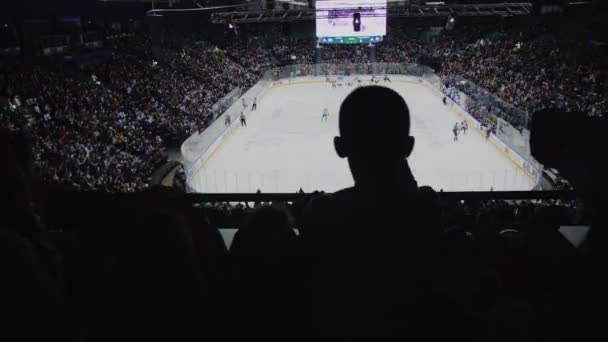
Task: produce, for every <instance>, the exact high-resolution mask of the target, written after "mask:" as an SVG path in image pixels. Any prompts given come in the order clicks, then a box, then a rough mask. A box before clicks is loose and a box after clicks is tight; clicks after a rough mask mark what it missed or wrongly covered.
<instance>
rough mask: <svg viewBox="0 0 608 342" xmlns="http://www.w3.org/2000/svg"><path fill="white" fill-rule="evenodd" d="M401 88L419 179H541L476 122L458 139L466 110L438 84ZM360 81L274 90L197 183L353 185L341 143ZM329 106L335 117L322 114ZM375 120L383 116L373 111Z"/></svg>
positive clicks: (473, 182) (509, 183)
mask: <svg viewBox="0 0 608 342" xmlns="http://www.w3.org/2000/svg"><path fill="white" fill-rule="evenodd" d="M382 85H384V86H388V87H391V88H393V89H394V90H396V91H397V92H399V93H400V94H401V95H402V96H403V97H404V98H405V101H406V102H407V104H408V106H409V108H410V113H411V116H412V131H411V134H412V135H413V136H414V137H415V139H416V145H415V147H414V151H413V153H412V155H411V157H410V159H409V160H410V166H411V167H412V170H413V173H414V176H415V177H416V179H417V180H418V184H419V185H430V186H432V187H433V188H434V189H436V190H440V189H443V190H445V191H487V190H490V188H493V189H494V190H497V191H498V190H530V189H532V188H533V187H534V181H533V180H532V179H531V178H529V177H528V176H527V175H526V174H524V173H523V172H522V171H521V170H520V169H519V168H518V167H517V166H516V165H515V164H514V163H513V162H512V161H510V160H509V159H508V158H507V157H506V156H504V155H503V154H502V153H501V152H500V151H499V150H498V149H497V148H496V147H495V146H494V145H492V144H491V143H490V142H488V141H486V140H485V139H484V137H483V136H482V134H481V133H480V132H479V131H477V130H475V129H474V128H470V129H469V131H468V132H467V134H466V135H461V136H460V137H459V141H457V142H454V141H453V133H452V127H453V126H454V124H455V123H456V121H462V120H463V117H462V116H461V114H459V113H458V111H457V110H455V109H452V108H450V107H448V106H444V105H443V103H442V101H441V97H440V96H439V95H438V94H437V93H435V92H434V91H432V90H431V89H429V88H427V87H425V86H423V85H419V84H414V83H404V82H393V83H382ZM352 90H353V88H352V87H342V88H338V89H332V88H331V86H330V85H329V84H325V83H323V84H319V83H312V84H298V85H290V86H283V87H277V88H274V89H272V90H269V91H268V92H267V93H266V94H265V95H264V96H263V98H261V99H258V108H257V111H254V112H248V113H246V116H247V127H239V128H238V129H237V130H236V131H235V132H234V134H232V135H231V136H230V137H229V138H228V139H227V140H226V141H225V142H224V143H223V144H221V145H220V146H219V147H218V149H217V150H216V151H215V153H213V154H212V156H211V158H210V159H209V160H208V161H207V162H206V163H205V164H204V166H203V167H202V168H201V169H200V170H199V171H198V172H197V173H195V174H194V175H193V179H191V184H192V185H193V186H194V188H195V189H196V190H197V191H200V192H208V193H215V192H226V193H233V192H254V191H256V190H257V189H260V190H262V191H263V192H295V191H298V189H300V188H303V189H304V191H306V192H309V191H313V190H324V191H327V192H333V191H336V190H339V189H342V188H345V187H348V186H352V185H353V179H352V177H351V175H350V171H349V169H348V164H347V162H346V160H345V159H340V158H339V157H338V156H337V155H336V153H335V151H334V148H333V142H332V140H333V137H334V136H336V135H337V134H338V112H339V107H340V103H341V102H342V100H343V99H344V98H345V97H346V95H348V93H349V92H351V91H352ZM325 107H327V108H328V109H329V113H330V115H329V119H328V120H327V122H322V121H321V115H322V113H323V109H324V108H325ZM369 119H370V120H375V118H374V113H370V118H369Z"/></svg>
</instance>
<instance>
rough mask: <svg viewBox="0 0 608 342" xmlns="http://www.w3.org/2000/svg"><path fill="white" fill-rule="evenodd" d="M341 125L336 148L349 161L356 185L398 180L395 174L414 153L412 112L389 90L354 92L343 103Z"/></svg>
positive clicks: (361, 89) (400, 98) (366, 88)
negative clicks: (372, 181)
mask: <svg viewBox="0 0 608 342" xmlns="http://www.w3.org/2000/svg"><path fill="white" fill-rule="evenodd" d="M339 125H340V136H339V137H335V138H334V146H335V148H336V152H337V153H338V156H340V157H341V158H348V163H349V166H350V169H351V172H352V174H353V178H354V179H355V182H356V183H357V182H360V181H365V180H366V178H367V179H370V180H371V179H372V178H377V177H378V176H382V177H393V176H395V177H396V176H397V173H395V172H396V171H397V170H398V169H399V168H400V167H402V166H403V165H404V163H403V161H404V160H405V159H406V158H407V157H409V155H410V154H411V153H412V149H413V147H414V138H413V137H411V136H410V135H409V131H410V113H409V109H408V107H407V104H406V103H405V100H404V99H403V98H402V97H401V96H400V95H399V94H397V93H396V92H395V91H394V90H391V89H389V88H385V87H379V86H369V87H361V88H358V89H356V90H354V91H353V92H352V93H350V94H349V95H348V96H347V97H346V99H345V100H344V102H342V106H341V107H340V120H339ZM385 180H387V179H385Z"/></svg>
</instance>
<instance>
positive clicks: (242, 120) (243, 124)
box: [241, 112, 247, 127]
mask: <svg viewBox="0 0 608 342" xmlns="http://www.w3.org/2000/svg"><path fill="white" fill-rule="evenodd" d="M242 126H245V127H247V119H245V113H243V112H241V127H242Z"/></svg>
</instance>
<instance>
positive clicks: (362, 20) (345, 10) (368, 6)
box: [316, 0, 387, 44]
mask: <svg viewBox="0 0 608 342" xmlns="http://www.w3.org/2000/svg"><path fill="white" fill-rule="evenodd" d="M386 2H387V0H317V3H316V24H317V38H319V42H321V43H328V44H358V43H368V42H380V41H382V37H384V36H385V35H386Z"/></svg>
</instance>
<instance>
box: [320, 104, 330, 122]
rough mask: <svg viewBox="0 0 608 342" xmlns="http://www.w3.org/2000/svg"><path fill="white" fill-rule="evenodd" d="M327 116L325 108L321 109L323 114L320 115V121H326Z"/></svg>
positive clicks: (327, 111) (327, 112)
mask: <svg viewBox="0 0 608 342" xmlns="http://www.w3.org/2000/svg"><path fill="white" fill-rule="evenodd" d="M328 116H329V110H327V107H326V108H324V109H323V114H322V115H321V121H327V117H328Z"/></svg>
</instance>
